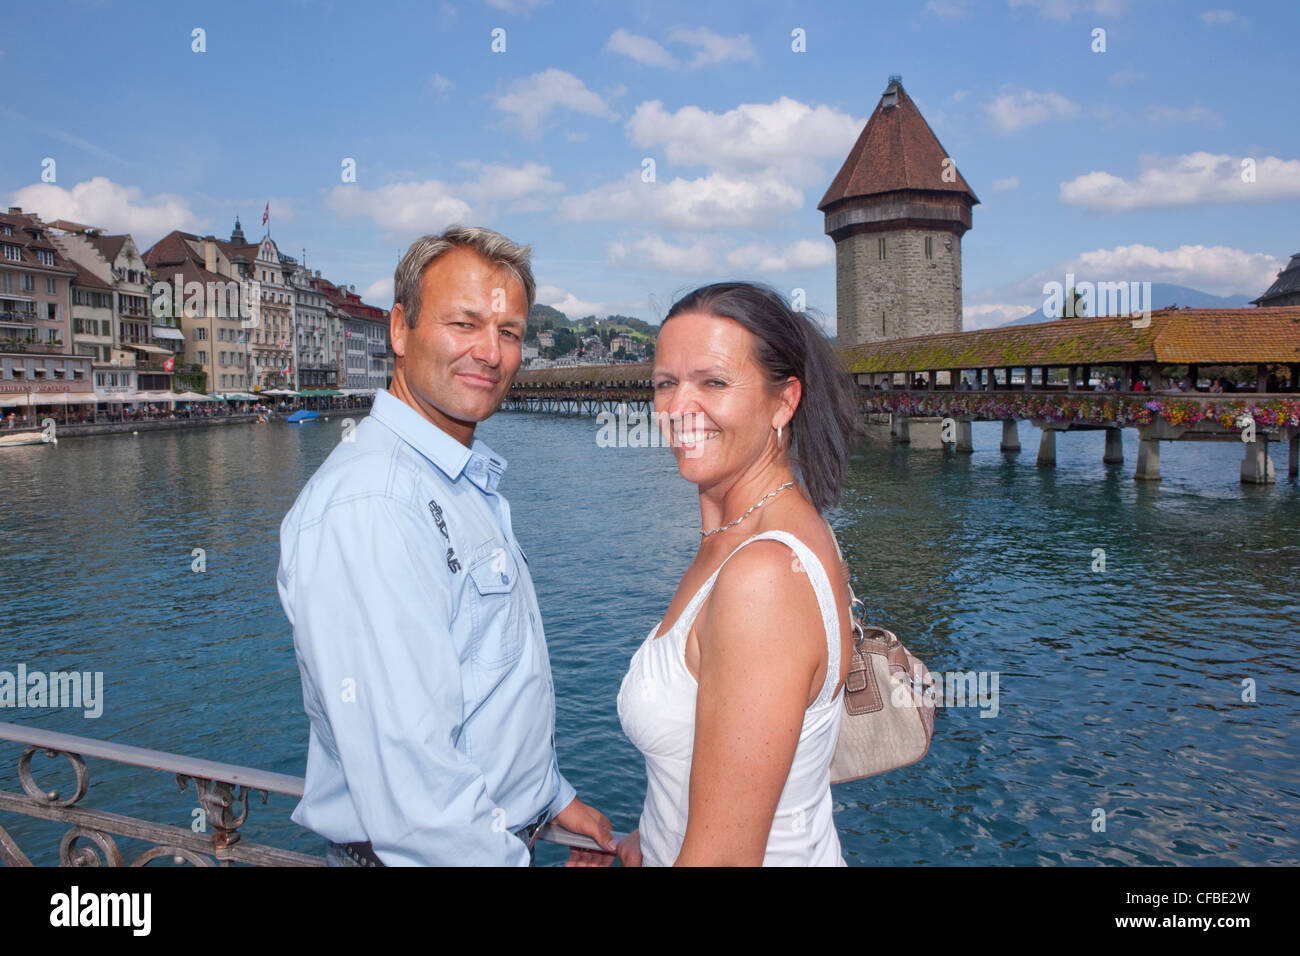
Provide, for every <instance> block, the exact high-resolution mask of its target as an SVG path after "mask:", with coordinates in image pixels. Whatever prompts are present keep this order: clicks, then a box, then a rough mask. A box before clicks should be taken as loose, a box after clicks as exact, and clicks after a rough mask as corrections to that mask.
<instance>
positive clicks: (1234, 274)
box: [1016, 243, 1285, 296]
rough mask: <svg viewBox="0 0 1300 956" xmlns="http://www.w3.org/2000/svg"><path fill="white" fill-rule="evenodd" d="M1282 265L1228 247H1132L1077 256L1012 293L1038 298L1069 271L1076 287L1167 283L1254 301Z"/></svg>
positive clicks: (1279, 261)
mask: <svg viewBox="0 0 1300 956" xmlns="http://www.w3.org/2000/svg"><path fill="white" fill-rule="evenodd" d="M1283 265H1285V263H1284V261H1283V260H1282V259H1278V258H1277V257H1275V256H1272V255H1269V254H1267V253H1262V252H1246V251H1245V250H1242V249H1233V248H1231V247H1228V246H1201V245H1187V246H1179V247H1178V248H1176V249H1157V248H1155V247H1154V246H1147V245H1141V244H1138V243H1135V244H1133V245H1129V246H1115V247H1114V248H1113V249H1094V250H1092V251H1091V252H1084V253H1081V254H1080V255H1079V256H1077V257H1076V258H1074V259H1072V260H1069V261H1067V262H1064V263H1062V264H1060V265H1058V266H1056V267H1055V268H1053V269H1051V270H1046V271H1043V272H1039V273H1037V274H1035V275H1033V276H1031V277H1029V278H1028V279H1026V280H1025V281H1024V282H1023V283H1020V284H1018V285H1017V287H1016V289H1017V291H1018V292H1020V293H1021V294H1026V295H1033V294H1039V293H1041V292H1042V289H1043V283H1044V282H1061V283H1064V281H1065V275H1066V273H1067V272H1070V273H1073V274H1074V278H1075V281H1076V282H1168V283H1171V284H1173V285H1185V286H1191V287H1192V288H1194V289H1199V290H1201V291H1202V292H1209V293H1212V294H1214V295H1235V294H1241V293H1245V294H1248V295H1252V296H1254V295H1258V294H1259V293H1260V292H1262V291H1264V290H1265V289H1267V288H1268V287H1269V285H1271V284H1272V282H1273V279H1274V278H1275V277H1276V276H1277V273H1278V272H1279V271H1280V270H1281V269H1282V267H1283Z"/></svg>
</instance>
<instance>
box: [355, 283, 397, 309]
mask: <svg viewBox="0 0 1300 956" xmlns="http://www.w3.org/2000/svg"><path fill="white" fill-rule="evenodd" d="M361 300H362V301H363V302H369V303H370V304H371V305H379V306H380V308H385V309H387V308H391V307H392V304H393V277H392V276H389V277H388V278H386V279H377V280H376V281H374V282H372V283H370V285H368V286H366V287H365V288H364V289H362V290H361Z"/></svg>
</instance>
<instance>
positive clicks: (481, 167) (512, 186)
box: [460, 160, 564, 212]
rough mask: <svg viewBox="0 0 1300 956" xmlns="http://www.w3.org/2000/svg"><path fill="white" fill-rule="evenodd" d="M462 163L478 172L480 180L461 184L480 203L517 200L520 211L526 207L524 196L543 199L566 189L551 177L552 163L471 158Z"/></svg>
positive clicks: (515, 202)
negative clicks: (522, 203) (522, 202)
mask: <svg viewBox="0 0 1300 956" xmlns="http://www.w3.org/2000/svg"><path fill="white" fill-rule="evenodd" d="M461 166H463V167H464V168H466V169H471V170H474V171H475V172H477V173H478V178H477V179H476V180H474V181H473V182H469V183H465V184H464V185H462V186H461V187H460V192H461V194H462V195H464V196H465V197H466V198H467V199H469V200H471V201H474V202H477V203H513V204H514V205H513V207H512V208H513V209H514V211H516V212H520V211H526V210H521V209H520V204H519V201H520V200H529V199H533V200H536V199H541V198H544V197H546V196H549V195H554V194H555V193H560V192H563V191H564V187H563V186H562V185H560V184H559V183H558V182H556V181H555V180H553V179H551V167H549V166H543V165H541V164H540V163H524V165H522V166H503V165H501V164H500V163H483V162H478V161H475V160H471V161H468V162H464V163H461ZM534 205H535V204H534Z"/></svg>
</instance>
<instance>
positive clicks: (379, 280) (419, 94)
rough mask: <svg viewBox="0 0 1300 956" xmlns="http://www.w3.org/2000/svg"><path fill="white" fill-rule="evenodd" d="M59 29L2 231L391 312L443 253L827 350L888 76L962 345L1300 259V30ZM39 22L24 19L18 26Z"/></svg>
mask: <svg viewBox="0 0 1300 956" xmlns="http://www.w3.org/2000/svg"><path fill="white" fill-rule="evenodd" d="M1223 3H1224V0H1208V2H1201V0H1150V2H1142V0H928V2H924V0H921V2H914V3H912V2H904V0H898V2H890V3H881V2H875V0H871V2H864V0H846V2H832V3H765V2H748V3H717V2H708V0H695V2H691V3H675V2H655V3H583V2H577V0H472V2H471V0H463V2H438V0H433V2H424V3H410V4H404V3H373V2H372V3H344V2H337V0H334V2H330V0H325V2H317V0H289V2H275V0H265V2H261V3H242V2H223V3H220V4H213V3H186V2H169V3H165V4H164V3H157V4H151V3H123V2H113V0H104V2H72V3H57V2H55V3H48V4H43V5H39V6H38V5H34V4H32V5H22V6H21V11H22V12H21V13H10V15H9V16H6V17H5V23H6V29H5V31H4V33H3V34H0V72H2V73H3V74H4V75H6V76H8V77H9V78H10V80H9V82H8V83H6V84H4V88H3V91H0V121H3V123H4V128H5V130H6V137H5V139H6V144H5V145H6V148H5V158H4V162H3V165H2V166H0V191H3V192H4V193H6V194H7V196H8V203H7V205H10V206H21V207H23V209H24V211H27V212H36V213H38V214H39V215H40V216H41V217H42V218H44V219H46V220H52V219H57V218H63V219H71V220H73V221H77V222H84V223H88V224H91V225H95V226H98V227H101V228H103V229H105V230H107V231H109V232H130V233H132V234H133V236H134V237H135V240H136V243H137V245H139V247H140V248H141V250H142V251H143V250H144V249H146V248H147V247H148V246H150V245H152V244H153V243H154V242H155V241H157V240H158V239H159V238H160V237H162V236H163V235H165V234H166V233H167V232H169V231H171V230H172V229H183V230H186V231H190V232H195V233H198V234H200V235H203V234H209V233H211V234H215V235H217V236H219V237H221V238H228V237H229V234H230V230H231V227H232V225H233V221H234V218H235V216H236V214H238V215H239V216H240V217H241V220H242V223H243V227H244V232H245V234H246V235H247V236H248V238H249V241H256V240H257V239H259V238H260V237H261V236H262V235H263V232H264V229H263V227H262V225H261V220H262V213H263V211H264V209H265V208H266V207H267V205H268V204H269V207H270V223H269V226H270V231H271V235H272V237H273V238H274V239H275V240H276V242H277V244H278V245H279V247H280V249H281V251H282V252H285V253H287V254H289V255H293V256H295V257H299V258H300V259H301V258H302V257H303V256H304V253H305V257H306V262H307V265H308V266H309V267H310V268H312V269H320V270H321V271H322V272H323V274H324V275H325V276H327V277H328V278H330V279H331V280H333V281H334V282H337V283H342V284H354V285H355V286H356V287H357V290H358V291H359V292H363V293H364V294H365V297H366V300H367V301H369V302H371V303H372V304H375V305H378V306H381V307H384V308H388V307H390V306H391V304H392V287H393V280H392V275H393V269H394V268H395V266H396V264H397V261H398V259H399V258H400V256H401V253H402V252H403V251H404V250H405V248H406V247H407V245H409V243H410V242H411V241H412V240H413V239H415V238H417V237H418V236H420V235H424V234H426V233H431V232H437V231H440V230H441V229H443V228H444V227H446V226H447V225H449V224H451V223H455V222H461V223H466V224H472V225H485V226H489V227H491V228H493V229H497V230H499V231H501V232H503V233H505V234H506V235H508V236H510V237H511V238H513V239H515V240H517V241H520V242H526V243H529V244H530V245H531V246H532V248H533V253H534V256H533V268H534V273H535V275H536V277H537V282H538V287H539V292H538V301H539V302H542V303H544V304H547V305H552V306H555V307H556V308H559V309H561V310H562V311H564V312H566V313H567V314H569V315H570V316H571V317H574V318H577V317H581V316H584V315H587V314H590V313H595V314H598V315H605V314H608V313H615V312H616V313H623V314H628V315H634V316H637V317H639V318H642V319H646V320H647V321H650V322H658V321H659V320H660V319H661V318H662V316H663V314H664V313H665V312H666V311H667V309H668V307H669V306H670V305H671V303H672V302H673V301H674V299H676V298H677V297H678V296H680V295H681V294H684V293H685V292H687V291H689V290H691V289H693V288H695V287H696V286H699V285H702V284H705V283H708V282H715V281H720V280H723V279H753V280H759V281H763V282H767V283H770V284H772V285H773V286H775V287H776V288H777V289H780V290H781V291H782V292H784V293H786V294H787V295H792V294H794V290H796V289H802V290H804V298H805V299H806V302H807V304H808V306H809V307H810V309H814V310H817V311H819V312H820V313H821V315H822V317H823V319H824V321H825V322H826V323H827V325H828V327H829V328H831V329H833V327H834V315H835V268H834V258H835V254H834V244H833V243H832V242H831V240H830V239H829V238H828V237H827V236H826V235H825V232H824V219H823V216H822V214H821V213H820V212H818V210H817V204H818V203H819V202H820V201H821V197H822V195H823V194H824V193H825V191H826V189H827V187H828V186H829V185H830V182H831V179H832V178H833V177H834V175H835V173H836V171H837V170H838V169H839V167H840V165H841V164H842V163H843V161H844V159H845V158H846V156H847V155H848V152H849V150H850V149H851V147H852V145H853V143H854V141H855V140H856V138H857V136H858V134H859V133H860V132H861V130H862V128H863V126H864V125H865V123H866V121H867V118H868V117H869V116H870V115H871V113H872V111H873V110H874V109H875V107H876V104H877V103H878V102H879V99H880V95H881V93H882V92H883V91H884V89H885V86H886V85H887V83H888V79H889V77H890V75H891V74H899V75H901V77H902V81H903V86H904V88H905V89H906V90H907V91H908V94H909V96H911V98H912V99H913V101H914V102H915V103H916V104H917V106H918V107H919V108H920V110H921V113H922V115H923V116H924V117H925V118H926V120H927V121H928V122H929V124H930V126H931V128H932V129H933V130H934V132H935V133H936V135H937V136H938V137H939V140H940V142H941V143H942V144H943V146H944V148H945V150H946V151H947V153H948V155H949V156H950V157H951V158H952V159H953V160H954V161H955V163H956V165H957V168H958V169H959V170H960V171H961V174H962V176H963V177H964V178H965V179H966V181H967V182H968V183H969V184H970V185H971V188H972V189H973V190H974V192H975V193H976V195H977V196H978V197H979V200H980V204H979V205H978V206H976V207H975V208H974V211H973V218H974V226H973V228H972V229H971V231H970V232H968V233H967V234H966V235H965V236H964V238H963V240H962V253H963V293H964V303H963V306H964V324H965V328H966V329H976V328H987V327H990V326H993V325H997V324H1000V323H1002V322H1004V321H1007V320H1009V319H1014V318H1019V317H1020V316H1023V315H1025V314H1026V313H1027V312H1029V311H1031V310H1033V309H1037V308H1041V307H1042V305H1043V303H1044V299H1045V295H1044V291H1043V286H1044V284H1045V283H1047V282H1050V281H1057V282H1064V280H1065V276H1066V273H1067V272H1071V273H1074V274H1075V276H1076V279H1078V280H1084V279H1088V280H1092V281H1125V282H1131V281H1153V282H1171V283H1176V284H1181V285H1189V286H1193V287H1195V288H1198V289H1201V290H1203V291H1205V292H1211V293H1214V294H1217V295H1230V294H1234V293H1245V294H1247V295H1250V296H1251V297H1254V296H1256V295H1259V294H1260V293H1261V292H1263V291H1264V289H1265V288H1267V286H1268V285H1269V284H1270V283H1271V282H1272V280H1273V278H1274V277H1275V275H1276V273H1277V272H1278V270H1280V269H1281V268H1282V267H1283V266H1284V265H1285V264H1286V262H1287V260H1288V259H1289V257H1290V256H1291V254H1293V253H1295V252H1297V251H1300V124H1297V123H1296V121H1295V107H1294V104H1295V93H1294V90H1295V87H1296V80H1297V78H1298V77H1300V68H1298V67H1297V65H1296V59H1295V56H1294V42H1295V37H1296V36H1297V35H1298V34H1300V4H1295V3H1291V2H1285V3H1283V2H1254V3H1247V2H1237V3H1231V4H1229V5H1221V4H1223ZM15 9H17V8H15Z"/></svg>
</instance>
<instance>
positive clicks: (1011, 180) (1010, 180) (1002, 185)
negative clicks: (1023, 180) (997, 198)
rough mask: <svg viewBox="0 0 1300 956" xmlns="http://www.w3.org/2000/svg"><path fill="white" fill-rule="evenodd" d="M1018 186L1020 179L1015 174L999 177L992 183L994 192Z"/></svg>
mask: <svg viewBox="0 0 1300 956" xmlns="http://www.w3.org/2000/svg"><path fill="white" fill-rule="evenodd" d="M1019 186H1020V179H1019V177H1017V176H1008V177H1007V178H1006V179H999V180H997V181H995V182H994V183H993V190H994V191H995V192H1006V191H1007V190H1008V189H1016V188H1018V187H1019Z"/></svg>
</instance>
